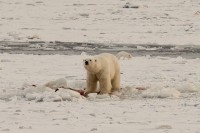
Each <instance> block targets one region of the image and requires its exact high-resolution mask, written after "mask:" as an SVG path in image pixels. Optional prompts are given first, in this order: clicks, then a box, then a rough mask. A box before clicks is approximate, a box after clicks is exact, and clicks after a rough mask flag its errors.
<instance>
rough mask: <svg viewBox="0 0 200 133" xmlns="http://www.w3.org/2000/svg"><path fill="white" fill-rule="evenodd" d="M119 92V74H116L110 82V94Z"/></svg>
mask: <svg viewBox="0 0 200 133" xmlns="http://www.w3.org/2000/svg"><path fill="white" fill-rule="evenodd" d="M119 90H120V74H117V75H116V76H115V78H114V79H113V80H112V92H114V91H119Z"/></svg>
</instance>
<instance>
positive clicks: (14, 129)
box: [0, 0, 200, 133]
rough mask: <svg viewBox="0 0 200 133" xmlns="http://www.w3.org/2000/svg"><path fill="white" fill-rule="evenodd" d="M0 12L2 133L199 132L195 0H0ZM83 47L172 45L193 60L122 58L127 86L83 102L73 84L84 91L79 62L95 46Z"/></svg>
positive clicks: (199, 8)
mask: <svg viewBox="0 0 200 133" xmlns="http://www.w3.org/2000/svg"><path fill="white" fill-rule="evenodd" d="M0 13H1V15H0V49H1V53H0V116H1V119H0V132H2V133H3V132H10V133H22V132H23V133H55V132H61V133H63V132H72V133H80V132H81V133H88V132H99V133H102V132H103V133H110V132H115V133H122V132H126V133H132V132H136V133H137V132H141V133H142V132H150V133H151V132H152V133H157V132H158V133H160V132H173V133H180V132H184V133H198V132H199V131H200V127H199V125H200V119H199V118H200V69H199V66H200V58H198V57H199V52H198V48H199V46H200V40H199V38H200V36H199V35H200V23H199V22H200V1H199V0H168V1H167V0H159V1H158V0H157V1H155V0H134V1H133V0H127V1H126V0H92V1H91V0H84V1H81V0H0ZM31 41H33V42H40V41H41V42H45V43H34V44H33V43H28V42H31ZM57 41H58V42H70V43H69V44H70V45H73V43H74V44H75V43H76V42H81V44H82V45H80V46H79V45H73V46H70V47H65V46H64V45H60V46H54V45H56V43H54V42H57ZM7 42H9V43H10V42H11V43H10V44H11V45H8V44H9V43H7ZM87 43H89V44H103V45H107V46H108V47H110V46H112V47H113V48H118V49H115V50H118V51H120V50H124V51H126V50H132V49H137V50H141V51H143V50H146V51H149V53H150V52H151V51H157V50H159V49H161V50H163V49H164V47H162V46H165V45H174V46H173V47H170V48H171V51H172V54H176V53H175V52H176V51H179V50H180V51H181V50H183V51H184V50H186V48H187V47H190V48H191V50H190V51H189V52H191V51H192V50H196V51H197V52H196V53H194V54H197V56H191V57H188V58H187V56H190V55H189V54H188V55H187V54H185V55H184V56H182V57H181V56H178V57H177V56H170V55H169V54H168V56H159V54H157V55H154V56H151V54H150V55H148V52H146V53H144V54H142V55H144V56H141V55H140V54H138V55H137V56H133V58H131V59H128V60H120V66H121V87H122V89H121V91H120V92H119V93H114V94H112V95H108V94H105V95H97V93H92V94H89V95H88V97H87V98H86V97H83V96H81V95H80V94H79V93H78V92H76V91H72V90H70V89H69V88H73V89H78V90H83V89H84V88H85V87H86V71H85V69H84V67H83V59H85V58H87V57H88V56H90V55H89V51H95V50H96V49H98V46H99V45H94V46H87ZM116 44H120V45H119V46H121V45H123V46H124V47H117V46H118V45H116ZM152 44H153V45H152ZM12 45H16V47H14V46H12ZM18 45H19V46H18ZM21 45H24V47H23V48H24V49H25V51H23V50H22V51H20V52H19V53H20V54H9V53H5V52H4V50H5V51H8V52H9V51H12V50H13V49H14V50H15V49H16V48H17V49H20V46H21ZM27 45H28V46H27ZM67 45H68V44H67ZM132 45H135V46H134V48H133V47H132ZM149 45H152V46H151V47H149ZM156 45H158V46H156ZM102 48H104V49H105V50H107V51H109V49H108V48H107V49H106V48H105V47H102ZM99 49H100V48H99ZM26 50H27V51H29V50H30V52H29V53H31V52H32V50H35V51H37V50H41V51H42V52H43V50H44V51H45V50H47V51H52V53H54V52H55V50H68V51H70V50H71V51H72V52H71V53H73V51H80V52H82V53H81V54H80V55H73V54H71V55H61V54H55V53H54V55H48V54H47V53H45V54H44V55H39V54H38V53H37V52H36V55H32V54H28V55H27V54H23V52H27V51H26ZM112 50H113V49H110V51H112ZM173 50H174V53H173ZM87 51H88V53H87ZM118 51H117V52H118ZM12 52H14V51H12ZM12 52H10V53H12ZM59 52H60V51H57V52H56V53H59ZM158 52H159V51H158ZM187 52H188V51H186V53H187ZM93 54H95V53H93ZM131 54H132V55H134V53H131ZM179 55H181V54H179ZM169 56H170V57H169ZM184 57H186V58H184ZM56 88H59V89H58V90H57V91H56V90H55V89H56Z"/></svg>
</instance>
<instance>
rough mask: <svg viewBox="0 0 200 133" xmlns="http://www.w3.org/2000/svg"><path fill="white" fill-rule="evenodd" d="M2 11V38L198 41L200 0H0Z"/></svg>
mask: <svg viewBox="0 0 200 133" xmlns="http://www.w3.org/2000/svg"><path fill="white" fill-rule="evenodd" d="M127 2H129V4H126V3H127ZM125 5H127V6H128V7H130V8H123V7H124V6H125ZM131 7H136V8H131ZM0 12H1V15H0V20H1V21H0V40H4V41H21V42H22V41H31V40H42V41H64V42H101V43H106V44H109V43H127V44H175V45H188V44H189V45H200V43H199V37H200V23H199V21H200V1H199V0H84V1H83V0H1V1H0Z"/></svg>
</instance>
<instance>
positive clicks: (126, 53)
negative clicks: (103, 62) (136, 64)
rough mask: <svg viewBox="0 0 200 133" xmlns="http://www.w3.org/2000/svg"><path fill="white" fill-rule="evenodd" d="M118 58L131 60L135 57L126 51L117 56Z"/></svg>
mask: <svg viewBox="0 0 200 133" xmlns="http://www.w3.org/2000/svg"><path fill="white" fill-rule="evenodd" d="M116 57H117V58H118V59H119V60H120V59H123V60H124V59H128V60H129V59H131V58H132V57H133V56H132V55H131V54H130V53H128V52H125V51H121V52H119V53H117V54H116Z"/></svg>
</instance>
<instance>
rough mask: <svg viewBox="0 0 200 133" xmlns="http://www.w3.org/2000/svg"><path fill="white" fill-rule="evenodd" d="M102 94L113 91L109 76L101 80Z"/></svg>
mask: <svg viewBox="0 0 200 133" xmlns="http://www.w3.org/2000/svg"><path fill="white" fill-rule="evenodd" d="M99 85H100V94H108V93H111V87H112V86H111V80H110V79H109V78H103V79H101V80H100V81H99Z"/></svg>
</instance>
